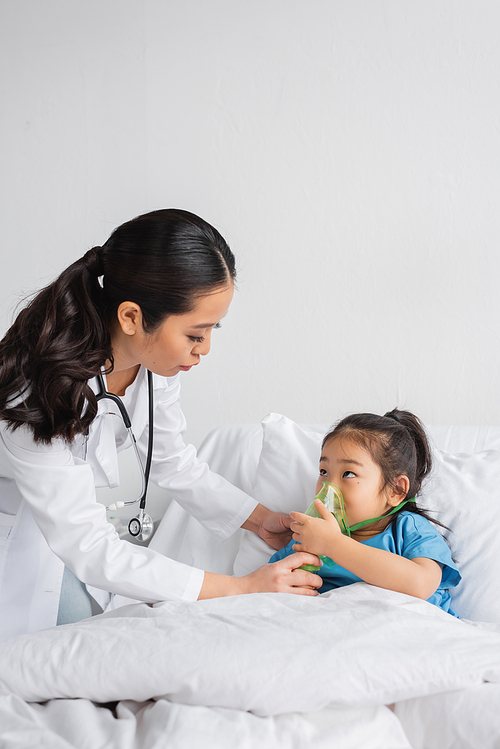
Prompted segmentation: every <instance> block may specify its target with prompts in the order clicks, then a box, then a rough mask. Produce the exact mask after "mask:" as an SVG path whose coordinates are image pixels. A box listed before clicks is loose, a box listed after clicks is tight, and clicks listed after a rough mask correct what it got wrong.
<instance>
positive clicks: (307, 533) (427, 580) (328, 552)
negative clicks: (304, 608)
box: [290, 500, 442, 600]
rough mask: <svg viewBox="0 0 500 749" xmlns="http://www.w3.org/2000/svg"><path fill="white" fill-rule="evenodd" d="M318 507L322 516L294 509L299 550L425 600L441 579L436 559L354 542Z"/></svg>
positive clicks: (362, 577) (439, 567) (382, 585)
mask: <svg viewBox="0 0 500 749" xmlns="http://www.w3.org/2000/svg"><path fill="white" fill-rule="evenodd" d="M316 509H317V510H318V512H319V513H320V514H321V517H322V519H320V518H313V517H309V516H308V515H303V514H302V513H300V512H291V513H290V515H291V517H292V520H293V522H292V525H291V529H292V531H293V539H294V540H295V541H300V544H301V545H300V546H298V545H296V546H294V547H293V548H294V549H295V550H296V551H297V550H299V549H301V550H303V551H309V552H310V553H312V554H318V555H322V556H327V557H330V559H333V561H334V562H337V564H339V565H340V566H341V567H344V568H345V569H347V570H349V572H352V573H353V574H354V575H357V577H359V578H361V580H364V581H365V582H367V583H370V584H371V585H377V586H378V587H379V588H387V589H388V590H395V591H398V592H399V593H406V594H408V595H411V596H415V597H416V598H422V599H424V600H426V599H427V598H430V596H431V595H432V594H433V593H434V592H435V591H436V590H437V588H438V586H439V583H440V582H441V575H442V572H441V566H440V565H439V564H438V563H437V562H435V561H434V560H433V559H427V558H426V557H416V558H415V559H406V557H401V556H399V555H398V554H393V553H392V552H390V551H385V550H384V549H375V548H373V547H371V546H366V545H365V544H362V543H359V542H358V541H355V540H354V539H353V538H349V537H348V536H344V535H342V533H341V532H340V528H339V525H338V523H337V521H336V520H335V518H334V517H333V515H332V514H331V513H330V512H329V511H328V510H327V509H326V507H325V506H324V504H323V503H322V502H321V501H320V500H318V501H317V502H316Z"/></svg>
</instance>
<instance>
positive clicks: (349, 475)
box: [342, 471, 355, 479]
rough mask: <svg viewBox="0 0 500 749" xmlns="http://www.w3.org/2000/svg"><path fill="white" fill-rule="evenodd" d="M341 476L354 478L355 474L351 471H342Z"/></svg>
mask: <svg viewBox="0 0 500 749" xmlns="http://www.w3.org/2000/svg"><path fill="white" fill-rule="evenodd" d="M342 478H343V479H350V478H355V474H354V473H353V472H352V471H344V474H343V476H342Z"/></svg>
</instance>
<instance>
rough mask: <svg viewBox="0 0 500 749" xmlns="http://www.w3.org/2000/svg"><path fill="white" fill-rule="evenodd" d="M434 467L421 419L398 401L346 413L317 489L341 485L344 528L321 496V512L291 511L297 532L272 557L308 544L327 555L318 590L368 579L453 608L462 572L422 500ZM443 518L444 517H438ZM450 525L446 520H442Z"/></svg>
mask: <svg viewBox="0 0 500 749" xmlns="http://www.w3.org/2000/svg"><path fill="white" fill-rule="evenodd" d="M430 469H431V453H430V448H429V444H428V442H427V437H426V435H425V431H424V429H423V426H422V424H421V422H420V421H419V419H417V417H416V416H414V415H413V414H411V413H409V412H408V411H399V410H397V409H395V410H394V411H390V412H389V413H387V414H385V416H376V415H375V414H354V415H352V416H347V417H346V418H345V419H342V421H340V422H339V423H338V424H337V426H336V427H335V429H333V430H332V431H331V432H329V433H328V434H327V435H326V437H325V438H324V440H323V445H322V450H321V457H320V461H319V478H318V483H317V485H316V493H318V492H319V491H320V490H321V488H322V484H323V482H328V483H330V484H333V485H334V486H335V487H337V488H338V489H340V492H341V494H342V497H343V502H344V513H345V514H344V523H343V525H344V529H343V531H341V528H340V525H339V523H338V522H337V520H336V519H335V516H334V515H333V514H332V513H331V512H329V511H328V510H327V508H326V507H325V506H324V504H323V503H322V501H321V500H320V499H316V501H315V503H314V507H315V509H316V511H317V513H318V515H320V517H311V516H309V515H305V514H303V513H301V512H291V513H290V516H291V518H292V520H293V522H292V524H291V529H292V531H293V540H292V541H291V542H290V543H289V544H288V546H285V548H284V549H281V551H278V552H276V553H275V554H274V555H273V556H272V557H271V559H270V561H271V562H276V561H278V559H283V557H285V556H288V554H293V552H294V551H309V552H311V553H312V554H317V555H318V556H320V555H321V556H322V557H327V558H326V559H323V566H322V567H321V569H320V570H319V572H318V574H319V575H321V577H322V578H323V580H324V583H323V586H322V587H321V588H320V590H319V592H320V593H324V592H325V591H327V590H331V589H332V588H338V587H341V586H343V585H350V584H352V583H356V582H360V581H364V582H367V583H370V584H371V585H377V586H379V587H380V588H388V589H390V590H396V591H399V592H400V593H407V594H408V595H411V596H416V597H417V598H423V599H425V600H427V601H430V603H433V604H435V605H436V606H439V607H441V608H442V609H443V610H444V611H447V612H449V613H450V614H452V615H453V616H457V614H456V613H455V612H454V611H453V610H452V609H451V608H450V602H451V596H450V593H449V589H450V588H453V587H455V586H456V585H458V583H459V582H460V579H461V575H460V573H459V571H458V569H457V567H456V566H455V564H454V562H453V560H452V558H451V553H450V550H449V548H448V546H447V544H446V542H445V540H444V539H443V537H442V536H441V534H440V533H439V532H438V531H437V530H436V529H435V528H434V527H433V526H432V525H431V523H430V522H429V521H430V520H431V521H432V522H434V523H438V521H436V520H432V518H429V517H428V516H427V515H426V513H425V512H424V511H423V510H421V509H420V508H419V507H418V505H417V502H416V497H417V495H418V493H419V491H420V488H421V485H422V481H423V480H424V478H425V477H426V476H427V474H428V473H429V472H430ZM438 525H442V524H441V523H438ZM443 527H445V526H443Z"/></svg>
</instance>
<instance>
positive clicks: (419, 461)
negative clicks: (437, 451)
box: [383, 408, 432, 497]
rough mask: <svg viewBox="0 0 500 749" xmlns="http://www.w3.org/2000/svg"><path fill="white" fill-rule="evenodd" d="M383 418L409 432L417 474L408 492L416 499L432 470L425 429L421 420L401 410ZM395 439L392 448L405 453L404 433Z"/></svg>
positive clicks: (394, 410) (389, 412)
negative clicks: (390, 420)
mask: <svg viewBox="0 0 500 749" xmlns="http://www.w3.org/2000/svg"><path fill="white" fill-rule="evenodd" d="M383 418H385V419H393V420H394V421H395V422H396V423H397V424H400V425H401V426H402V427H403V429H405V430H406V431H407V433H408V434H409V436H410V438H411V442H412V443H413V445H414V446H415V472H414V476H413V477H412V478H413V481H411V480H410V488H409V490H408V496H410V497H414V496H415V495H416V494H418V493H419V492H420V489H421V487H422V483H423V481H424V479H425V478H426V477H427V476H428V475H429V473H430V472H431V469H432V456H431V449H430V447H429V442H428V440H427V435H426V433H425V429H424V427H423V424H422V422H421V421H420V419H418V418H417V417H416V416H415V414H412V413H410V411H399V409H397V408H394V409H393V410H392V411H388V412H387V413H386V414H384V417H383ZM394 437H395V438H396V439H394V440H392V443H393V444H392V447H393V448H394V447H395V448H397V449H398V450H400V451H402V452H403V453H405V452H406V450H405V442H406V440H405V439H404V437H403V433H401V435H398V436H397V435H394ZM403 473H404V472H403ZM408 478H410V477H408Z"/></svg>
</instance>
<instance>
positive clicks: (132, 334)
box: [113, 283, 234, 377]
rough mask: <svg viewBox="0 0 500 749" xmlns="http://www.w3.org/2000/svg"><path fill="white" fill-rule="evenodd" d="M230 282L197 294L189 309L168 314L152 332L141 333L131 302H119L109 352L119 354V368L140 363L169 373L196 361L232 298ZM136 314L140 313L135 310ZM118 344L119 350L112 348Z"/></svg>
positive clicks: (203, 354) (160, 371) (172, 374)
mask: <svg viewBox="0 0 500 749" xmlns="http://www.w3.org/2000/svg"><path fill="white" fill-rule="evenodd" d="M233 292H234V286H233V284H232V283H231V284H230V285H229V286H226V287H223V288H222V289H219V290H217V291H215V292H213V293H212V294H207V295H206V296H201V297H198V299H197V301H196V305H195V307H194V309H193V310H192V311H191V312H187V313H186V314H184V315H170V317H167V318H166V320H165V321H164V322H163V323H162V324H161V325H160V327H159V328H158V329H157V330H155V331H154V332H153V333H145V332H144V330H143V328H142V320H141V318H140V317H137V316H135V313H134V310H133V309H132V307H133V305H131V306H130V307H128V308H127V307H126V305H127V304H129V303H128V302H124V303H123V305H120V308H123V309H121V311H120V309H119V312H118V314H119V319H120V314H121V315H122V318H121V319H120V328H119V330H118V335H117V336H116V337H115V341H114V342H113V343H115V345H114V346H113V353H114V354H115V355H116V354H118V353H119V354H120V358H121V361H122V362H123V366H122V368H126V367H132V366H137V365H138V364H142V365H143V366H144V367H146V368H147V369H149V370H151V372H154V373H155V374H158V375H162V376H163V377H173V376H174V375H176V374H177V373H178V372H187V371H189V369H191V367H193V366H195V365H196V364H199V363H200V359H201V357H202V356H206V354H208V352H209V351H210V344H211V335H212V330H213V329H214V328H215V327H216V326H217V325H218V324H219V321H220V320H221V319H222V318H223V317H224V315H225V314H226V312H227V310H228V308H229V305H230V304H231V300H232V298H233ZM139 314H140V313H139ZM115 346H116V348H118V349H119V350H115Z"/></svg>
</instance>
